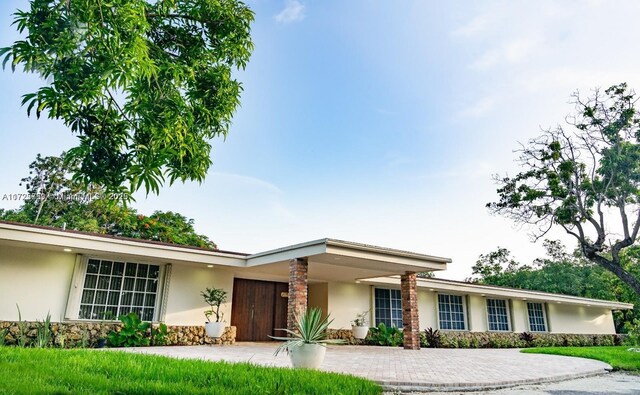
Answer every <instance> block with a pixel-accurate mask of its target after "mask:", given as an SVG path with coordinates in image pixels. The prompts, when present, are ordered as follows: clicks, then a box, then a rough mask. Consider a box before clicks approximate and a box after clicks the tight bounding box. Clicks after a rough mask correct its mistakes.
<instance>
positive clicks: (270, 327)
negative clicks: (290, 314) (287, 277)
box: [231, 278, 289, 341]
mask: <svg viewBox="0 0 640 395" xmlns="http://www.w3.org/2000/svg"><path fill="white" fill-rule="evenodd" d="M288 290H289V285H288V284H287V283H276V282H271V281H258V280H245V279H242V278H236V279H235V280H234V282H233V300H232V302H231V303H232V308H231V311H232V313H231V325H233V326H235V327H236V340H238V341H268V340H272V339H271V338H270V337H269V336H286V333H285V332H284V331H276V330H275V329H282V328H286V327H287V302H288V295H287V292H288Z"/></svg>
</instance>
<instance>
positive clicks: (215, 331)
mask: <svg viewBox="0 0 640 395" xmlns="http://www.w3.org/2000/svg"><path fill="white" fill-rule="evenodd" d="M224 328H225V326H224V322H207V323H206V324H204V331H205V332H206V333H207V336H209V337H221V336H222V334H223V333H224Z"/></svg>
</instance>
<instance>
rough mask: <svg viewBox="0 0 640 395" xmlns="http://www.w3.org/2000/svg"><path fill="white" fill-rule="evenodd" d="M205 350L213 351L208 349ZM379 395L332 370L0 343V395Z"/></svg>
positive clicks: (359, 381)
mask: <svg viewBox="0 0 640 395" xmlns="http://www.w3.org/2000/svg"><path fill="white" fill-rule="evenodd" d="M211 352H215V350H212V351H211ZM35 392H37V393H55V394H204V393H207V394H283V395H284V394H380V393H381V392H382V390H381V388H380V387H379V386H378V385H377V384H375V383H373V382H371V381H368V380H365V379H361V378H357V377H353V376H348V375H342V374H334V373H323V372H317V371H312V370H294V369H286V368H267V367H260V366H256V365H251V364H230V363H225V362H206V361H199V360H178V359H172V358H168V357H160V356H150V355H138V354H129V353H123V352H111V351H97V350H59V349H32V348H18V347H0V393H2V394H28V393H35Z"/></svg>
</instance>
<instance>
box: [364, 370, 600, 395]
mask: <svg viewBox="0 0 640 395" xmlns="http://www.w3.org/2000/svg"><path fill="white" fill-rule="evenodd" d="M610 371H611V367H609V368H605V369H598V370H593V371H587V372H580V373H575V374H566V375H562V376H554V377H545V378H534V379H526V380H513V381H500V382H496V383H420V382H394V381H387V380H374V381H375V382H376V383H378V384H380V385H381V386H382V388H383V389H384V391H392V392H401V393H411V392H476V391H488V390H499V389H504V388H513V387H518V386H521V385H537V384H548V383H556V382H560V381H567V380H575V379H581V378H586V377H594V376H601V375H605V374H608V373H609V372H610Z"/></svg>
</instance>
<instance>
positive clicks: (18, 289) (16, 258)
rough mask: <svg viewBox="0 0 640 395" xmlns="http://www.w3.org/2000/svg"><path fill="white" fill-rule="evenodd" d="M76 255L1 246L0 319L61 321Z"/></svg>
mask: <svg viewBox="0 0 640 395" xmlns="http://www.w3.org/2000/svg"><path fill="white" fill-rule="evenodd" d="M75 258H76V255H75V254H73V253H69V252H63V251H62V249H60V252H57V251H44V250H35V249H29V248H18V247H7V246H0V320H7V321H17V320H18V310H17V309H16V304H18V306H20V311H21V312H22V319H23V320H30V321H33V320H43V319H44V318H45V317H46V315H47V313H48V312H49V313H50V314H51V319H52V320H53V321H61V320H62V319H63V316H64V312H65V309H66V305H67V297H68V294H69V285H70V284H71V277H72V275H73V266H74V264H75Z"/></svg>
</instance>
